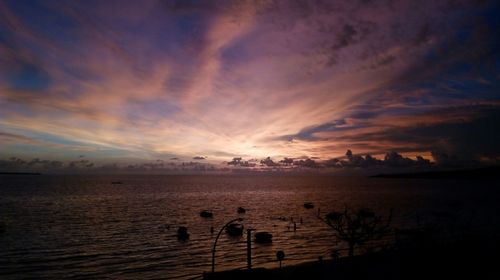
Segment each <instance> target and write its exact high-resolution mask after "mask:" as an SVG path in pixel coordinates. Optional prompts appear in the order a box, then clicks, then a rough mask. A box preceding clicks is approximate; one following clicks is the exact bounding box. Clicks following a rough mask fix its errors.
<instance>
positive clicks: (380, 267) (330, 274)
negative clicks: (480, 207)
mask: <svg viewBox="0 0 500 280" xmlns="http://www.w3.org/2000/svg"><path fill="white" fill-rule="evenodd" d="M481 238H482V237H481V236H475V237H470V238H468V239H466V240H460V241H457V242H453V243H451V244H436V243H433V242H429V243H427V244H419V243H414V244H413V247H412V248H399V249H398V248H393V249H387V250H383V251H379V252H376V253H367V254H363V255H356V256H354V257H351V258H349V257H342V258H338V259H335V260H334V259H328V260H318V261H312V262H304V263H300V264H295V265H290V266H287V265H286V259H285V260H284V264H283V267H282V268H253V269H252V270H246V269H239V270H226V271H219V272H215V273H204V274H203V279H205V280H226V279H228V280H229V279H239V280H246V279H248V280H250V279H259V280H262V279H311V280H312V279H370V280H373V279H381V280H382V279H383V280H389V279H394V280H396V279H428V278H441V279H452V278H458V279H463V278H469V279H500V278H498V277H499V276H500V272H498V271H497V270H496V269H495V267H496V261H495V260H496V259H497V252H498V251H499V249H500V243H499V241H497V240H493V239H492V240H489V239H486V240H487V241H485V240H484V238H483V239H481ZM478 240H480V241H481V243H483V242H485V243H487V246H477V242H478ZM493 276H495V277H493Z"/></svg>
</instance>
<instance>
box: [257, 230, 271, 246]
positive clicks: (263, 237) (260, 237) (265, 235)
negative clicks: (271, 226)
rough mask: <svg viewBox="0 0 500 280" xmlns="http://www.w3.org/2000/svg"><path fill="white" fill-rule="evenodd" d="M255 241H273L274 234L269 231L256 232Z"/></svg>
mask: <svg viewBox="0 0 500 280" xmlns="http://www.w3.org/2000/svg"><path fill="white" fill-rule="evenodd" d="M255 242H256V243H272V242H273V235H272V234H270V233H269V232H267V231H261V232H256V233H255Z"/></svg>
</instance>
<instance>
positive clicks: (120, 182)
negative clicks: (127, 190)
mask: <svg viewBox="0 0 500 280" xmlns="http://www.w3.org/2000/svg"><path fill="white" fill-rule="evenodd" d="M111 184H112V185H121V184H123V182H122V181H113V182H111Z"/></svg>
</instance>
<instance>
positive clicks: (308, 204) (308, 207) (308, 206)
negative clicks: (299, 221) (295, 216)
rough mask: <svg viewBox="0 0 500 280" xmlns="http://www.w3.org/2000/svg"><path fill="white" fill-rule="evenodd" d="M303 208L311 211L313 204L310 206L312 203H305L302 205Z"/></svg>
mask: <svg viewBox="0 0 500 280" xmlns="http://www.w3.org/2000/svg"><path fill="white" fill-rule="evenodd" d="M304 208H306V209H313V208H314V204H312V202H306V203H304Z"/></svg>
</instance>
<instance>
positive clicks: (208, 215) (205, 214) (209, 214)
mask: <svg viewBox="0 0 500 280" xmlns="http://www.w3.org/2000/svg"><path fill="white" fill-rule="evenodd" d="M213 216H214V214H213V213H212V212H210V211H208V210H203V211H201V212H200V217H202V218H212V217H213Z"/></svg>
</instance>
